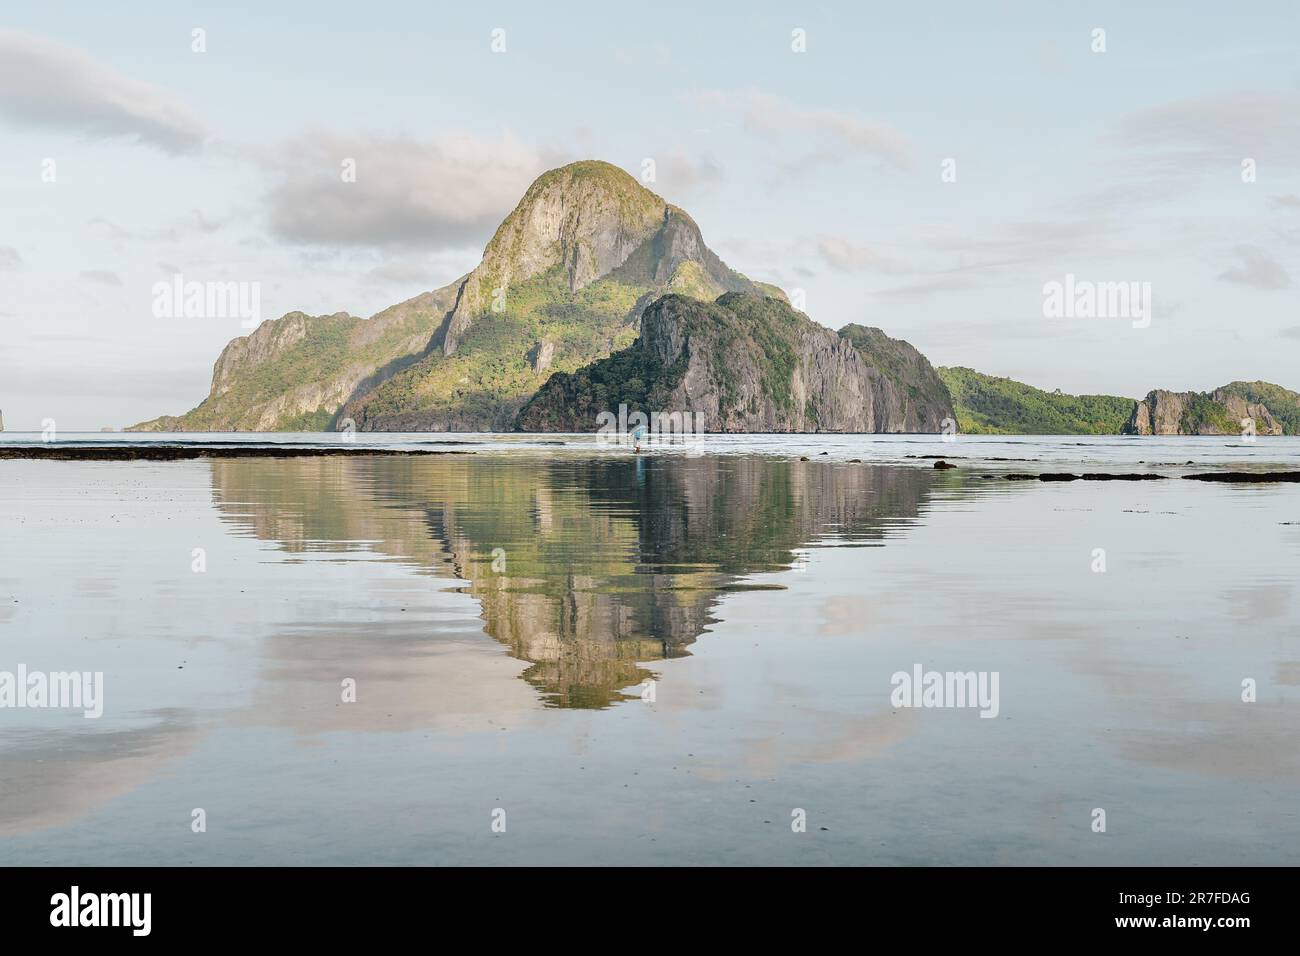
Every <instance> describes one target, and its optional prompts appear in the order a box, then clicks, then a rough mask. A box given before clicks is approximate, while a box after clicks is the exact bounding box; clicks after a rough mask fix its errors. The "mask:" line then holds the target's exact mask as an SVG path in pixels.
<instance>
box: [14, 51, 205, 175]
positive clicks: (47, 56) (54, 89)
mask: <svg viewBox="0 0 1300 956" xmlns="http://www.w3.org/2000/svg"><path fill="white" fill-rule="evenodd" d="M0 116H5V117H8V118H9V119H11V120H14V121H16V122H19V123H25V124H28V125H33V126H43V127H47V128H52V129H62V130H67V131H69V132H74V133H80V134H83V135H87V136H92V137H103V138H111V137H118V136H126V137H133V138H135V139H136V140H138V141H139V142H141V143H147V144H149V145H151V146H154V147H157V148H158V149H161V150H163V151H164V152H167V153H183V152H189V151H193V150H196V149H198V148H199V147H200V146H201V145H202V144H203V141H204V139H205V137H206V132H205V130H204V128H203V125H202V124H201V123H200V122H199V121H198V120H197V119H196V118H195V117H194V116H193V114H192V113H190V111H189V110H188V109H187V108H186V107H185V106H184V105H183V104H182V103H181V102H180V101H179V100H177V99H176V98H175V97H173V96H172V95H171V94H170V93H168V92H166V91H165V90H162V89H160V88H158V87H156V86H151V85H149V84H148V83H142V82H141V81H139V80H135V79H132V78H131V77H129V76H126V75H124V74H122V73H119V72H118V71H117V70H115V69H113V68H112V67H110V66H108V65H106V64H104V63H100V62H99V61H98V60H95V59H94V58H92V57H91V56H89V55H87V54H86V53H83V52H81V51H80V50H77V49H74V48H72V47H69V46H64V45H63V44H61V43H56V42H54V41H53V40H47V39H44V38H42V37H36V36H31V35H29V34H26V33H19V32H17V31H14V30H0Z"/></svg>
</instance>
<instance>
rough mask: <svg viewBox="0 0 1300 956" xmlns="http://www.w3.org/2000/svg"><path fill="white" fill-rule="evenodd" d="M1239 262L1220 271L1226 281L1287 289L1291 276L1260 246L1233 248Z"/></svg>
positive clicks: (1258, 287)
mask: <svg viewBox="0 0 1300 956" xmlns="http://www.w3.org/2000/svg"><path fill="white" fill-rule="evenodd" d="M1232 251H1233V254H1234V255H1236V257H1237V260H1238V264H1237V265H1235V266H1233V267H1231V268H1229V269H1227V270H1225V271H1224V272H1220V273H1219V278H1220V279H1222V280H1223V281H1224V282H1235V283H1237V284H1238V285H1248V286H1251V287H1253V288H1256V289H1286V288H1289V287H1290V285H1291V276H1290V274H1289V273H1288V272H1287V271H1286V269H1285V268H1284V267H1283V266H1282V264H1281V263H1280V262H1278V261H1277V260H1276V259H1274V258H1273V257H1272V256H1271V255H1269V254H1268V253H1267V252H1265V251H1264V250H1263V249H1261V248H1259V246H1245V245H1243V246H1237V247H1236V248H1235V249H1233V250H1232Z"/></svg>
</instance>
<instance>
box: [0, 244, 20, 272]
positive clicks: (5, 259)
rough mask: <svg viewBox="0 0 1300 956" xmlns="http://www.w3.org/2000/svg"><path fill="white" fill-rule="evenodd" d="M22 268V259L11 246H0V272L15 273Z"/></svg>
mask: <svg viewBox="0 0 1300 956" xmlns="http://www.w3.org/2000/svg"><path fill="white" fill-rule="evenodd" d="M22 266H23V257H22V256H20V255H19V254H18V250H17V249H15V248H14V247H13V246H0V272H17V271H18V270H19V269H21V268H22Z"/></svg>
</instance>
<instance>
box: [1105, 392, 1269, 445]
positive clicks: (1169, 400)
mask: <svg viewBox="0 0 1300 956" xmlns="http://www.w3.org/2000/svg"><path fill="white" fill-rule="evenodd" d="M1244 419H1253V420H1254V423H1255V434H1257V435H1281V434H1282V426H1281V424H1280V423H1278V421H1277V420H1276V419H1274V417H1273V415H1272V413H1271V412H1270V411H1269V410H1268V408H1266V407H1265V406H1264V405H1262V404H1259V403H1254V402H1248V401H1246V399H1244V398H1243V397H1241V396H1240V395H1238V394H1235V393H1234V392H1232V391H1229V390H1228V389H1227V388H1220V389H1216V390H1215V391H1213V392H1210V393H1209V394H1206V393H1204V392H1170V391H1166V390H1165V389H1155V390H1153V391H1151V392H1148V393H1147V397H1146V398H1144V399H1142V400H1141V401H1139V402H1138V403H1137V405H1136V406H1134V408H1133V413H1132V415H1130V416H1129V420H1128V422H1127V424H1125V426H1124V434H1126V435H1239V434H1241V433H1242V430H1243V427H1244V426H1243V425H1242V421H1243V420H1244Z"/></svg>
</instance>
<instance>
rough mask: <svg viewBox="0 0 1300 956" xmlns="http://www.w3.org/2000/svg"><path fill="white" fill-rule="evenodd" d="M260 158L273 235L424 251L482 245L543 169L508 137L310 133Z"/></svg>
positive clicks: (533, 154)
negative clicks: (266, 170) (352, 177)
mask: <svg viewBox="0 0 1300 956" xmlns="http://www.w3.org/2000/svg"><path fill="white" fill-rule="evenodd" d="M345 160H353V161H355V164H356V181H355V182H345V181H344V179H343V171H344V166H343V164H344V161H345ZM263 161H264V162H265V163H266V164H267V165H268V166H270V168H271V170H272V175H273V177H274V185H273V186H272V187H271V189H270V192H269V195H268V197H267V202H268V214H269V217H270V225H271V230H272V232H274V233H275V234H276V235H277V236H278V237H280V238H282V239H288V240H292V241H296V242H305V243H314V244H333V245H386V244H410V245H418V246H420V247H421V248H423V249H426V250H437V249H446V248H456V247H464V246H465V245H471V244H472V245H477V244H480V243H482V242H483V241H484V240H486V239H487V238H488V237H489V236H490V235H491V233H492V230H493V229H495V228H496V226H497V225H498V224H499V223H500V221H501V220H502V219H503V218H504V217H505V216H506V214H508V213H509V212H510V210H511V209H513V208H514V206H515V205H516V204H517V203H518V202H519V200H520V198H521V197H522V196H523V194H524V192H525V190H526V189H527V188H528V185H529V184H530V183H531V182H532V180H533V179H534V178H536V177H537V175H538V174H539V173H541V172H542V171H543V169H544V168H545V158H544V157H543V156H542V154H541V153H540V151H538V150H536V149H534V148H532V147H531V146H528V145H525V144H523V143H521V142H520V141H518V140H517V139H515V138H514V137H512V136H510V135H509V134H503V135H502V137H501V138H500V139H497V140H486V139H478V138H476V137H473V136H467V135H459V136H447V137H444V138H441V139H437V140H417V139H412V138H409V137H396V136H394V137H384V136H362V135H349V136H345V135H340V134H337V133H332V132H324V131H311V132H306V133H303V134H302V135H300V136H298V137H297V138H295V139H293V140H291V141H288V142H285V143H282V144H280V146H279V147H278V148H277V149H276V150H275V152H274V153H273V154H270V155H267V156H264V157H263Z"/></svg>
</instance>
